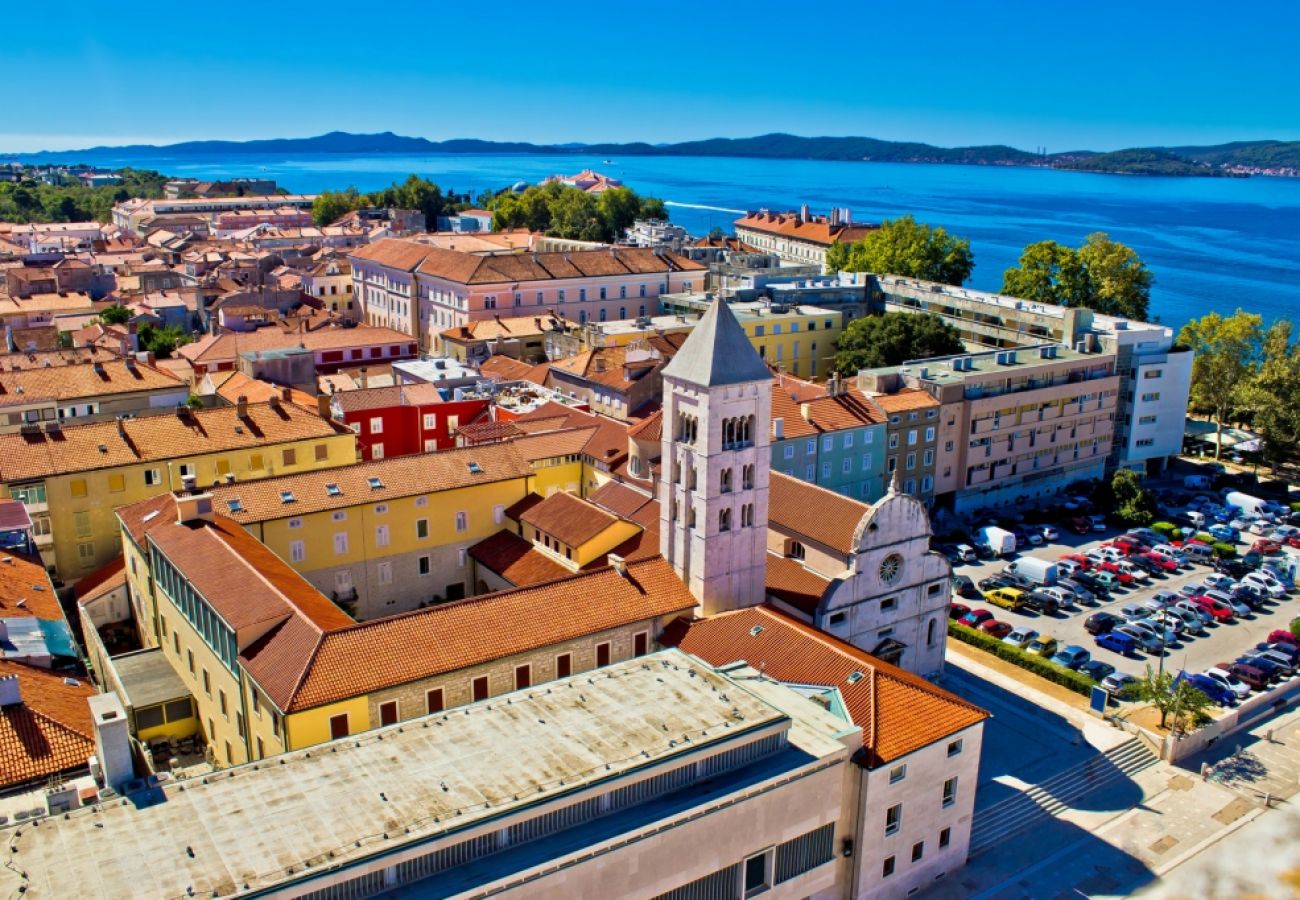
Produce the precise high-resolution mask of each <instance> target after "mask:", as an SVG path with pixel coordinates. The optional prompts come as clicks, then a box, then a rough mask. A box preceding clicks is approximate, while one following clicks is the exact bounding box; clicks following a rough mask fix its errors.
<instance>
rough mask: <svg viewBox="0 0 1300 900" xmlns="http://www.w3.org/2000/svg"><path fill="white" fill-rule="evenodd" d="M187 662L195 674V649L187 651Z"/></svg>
mask: <svg viewBox="0 0 1300 900" xmlns="http://www.w3.org/2000/svg"><path fill="white" fill-rule="evenodd" d="M185 662H186V665H188V666H189V669H190V674H191V675H193V674H194V651H193V650H186V651H185Z"/></svg>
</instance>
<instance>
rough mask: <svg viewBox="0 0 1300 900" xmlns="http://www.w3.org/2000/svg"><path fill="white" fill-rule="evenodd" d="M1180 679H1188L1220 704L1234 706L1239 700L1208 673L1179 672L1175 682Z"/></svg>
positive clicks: (1189, 682) (1192, 684)
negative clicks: (1207, 674)
mask: <svg viewBox="0 0 1300 900" xmlns="http://www.w3.org/2000/svg"><path fill="white" fill-rule="evenodd" d="M1179 681H1186V682H1187V683H1188V684H1190V685H1191V686H1192V687H1194V688H1196V689H1197V690H1198V691H1200V692H1201V693H1202V694H1204V695H1205V696H1207V697H1209V698H1210V699H1211V700H1212V701H1214V702H1215V703H1217V704H1219V705H1220V706H1232V705H1233V704H1234V703H1236V702H1237V695H1236V694H1235V693H1233V692H1232V691H1231V690H1229V689H1228V688H1226V687H1224V686H1223V685H1222V684H1220V683H1219V682H1217V681H1215V680H1214V679H1213V678H1210V677H1208V676H1206V675H1201V674H1200V673H1195V672H1179V673H1178V677H1177V678H1175V679H1174V682H1175V684H1176V683H1178V682H1179Z"/></svg>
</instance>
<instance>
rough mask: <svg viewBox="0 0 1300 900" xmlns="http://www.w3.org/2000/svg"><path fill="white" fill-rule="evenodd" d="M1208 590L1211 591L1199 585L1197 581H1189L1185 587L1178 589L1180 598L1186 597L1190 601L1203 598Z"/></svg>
mask: <svg viewBox="0 0 1300 900" xmlns="http://www.w3.org/2000/svg"><path fill="white" fill-rule="evenodd" d="M1207 590H1209V589H1208V588H1207V587H1206V586H1205V585H1203V584H1198V583H1197V582H1195V581H1189V582H1188V583H1187V584H1185V585H1183V586H1182V587H1180V588H1179V589H1178V595H1179V596H1180V597H1186V598H1187V599H1188V600H1190V599H1192V598H1193V597H1199V596H1201V594H1204V593H1205V592H1206V591H1207Z"/></svg>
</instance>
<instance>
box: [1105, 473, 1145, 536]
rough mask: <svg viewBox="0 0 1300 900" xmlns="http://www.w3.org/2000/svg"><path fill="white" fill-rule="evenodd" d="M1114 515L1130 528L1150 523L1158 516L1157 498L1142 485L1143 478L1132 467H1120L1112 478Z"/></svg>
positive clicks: (1111, 490) (1111, 489) (1111, 491)
mask: <svg viewBox="0 0 1300 900" xmlns="http://www.w3.org/2000/svg"><path fill="white" fill-rule="evenodd" d="M1110 493H1111V497H1112V502H1113V506H1112V509H1113V511H1114V516H1115V518H1116V519H1118V520H1119V521H1120V523H1121V524H1123V525H1126V526H1128V527H1129V528H1140V527H1145V526H1147V525H1150V524H1151V523H1152V522H1153V521H1154V520H1155V517H1156V503H1155V498H1154V497H1152V496H1151V492H1150V491H1148V490H1147V489H1146V488H1144V487H1143V486H1142V479H1141V477H1140V476H1139V475H1138V473H1137V472H1134V471H1133V470H1132V469H1120V470H1119V471H1117V472H1116V473H1115V474H1114V475H1113V476H1112V477H1111V480H1110Z"/></svg>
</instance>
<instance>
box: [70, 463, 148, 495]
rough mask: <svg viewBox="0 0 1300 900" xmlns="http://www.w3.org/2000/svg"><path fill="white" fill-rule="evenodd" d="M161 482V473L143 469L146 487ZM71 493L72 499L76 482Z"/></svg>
mask: <svg viewBox="0 0 1300 900" xmlns="http://www.w3.org/2000/svg"><path fill="white" fill-rule="evenodd" d="M161 482H162V475H161V473H160V472H159V471H158V470H157V469H145V470H144V483H145V484H147V485H155V484H160V483H161ZM73 491H74V492H73V496H74V497H75V496H77V495H76V493H75V491H76V482H75V481H74V482H73Z"/></svg>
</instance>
